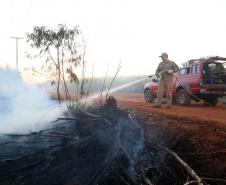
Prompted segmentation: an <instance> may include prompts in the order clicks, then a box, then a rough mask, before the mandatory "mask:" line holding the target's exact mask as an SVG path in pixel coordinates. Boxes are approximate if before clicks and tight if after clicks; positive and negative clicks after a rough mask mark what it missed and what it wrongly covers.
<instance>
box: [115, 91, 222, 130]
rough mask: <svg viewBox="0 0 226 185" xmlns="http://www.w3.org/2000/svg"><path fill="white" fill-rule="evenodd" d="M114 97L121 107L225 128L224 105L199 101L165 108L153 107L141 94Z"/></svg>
mask: <svg viewBox="0 0 226 185" xmlns="http://www.w3.org/2000/svg"><path fill="white" fill-rule="evenodd" d="M115 97H116V98H117V100H118V104H119V105H120V106H121V107H126V108H133V109H135V110H139V111H142V112H146V113H157V114H159V115H165V116H167V117H170V118H174V119H186V120H187V119H188V120H194V121H199V122H204V123H215V124H217V125H220V126H222V127H224V128H225V129H226V107H225V106H220V105H219V106H216V107H208V106H206V105H203V104H201V103H199V104H196V103H194V104H192V105H190V106H187V107H183V106H177V105H172V107H171V109H166V108H165V107H164V105H163V107H162V108H161V109H158V108H153V107H152V106H153V104H150V103H146V102H145V101H144V96H143V94H117V95H115Z"/></svg>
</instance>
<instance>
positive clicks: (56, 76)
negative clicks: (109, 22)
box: [26, 24, 85, 102]
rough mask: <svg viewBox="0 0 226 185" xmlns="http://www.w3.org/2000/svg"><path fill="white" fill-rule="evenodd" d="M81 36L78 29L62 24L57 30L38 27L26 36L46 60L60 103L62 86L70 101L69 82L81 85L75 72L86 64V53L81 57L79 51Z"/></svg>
mask: <svg viewBox="0 0 226 185" xmlns="http://www.w3.org/2000/svg"><path fill="white" fill-rule="evenodd" d="M80 34H81V32H80V31H79V29H78V27H73V28H72V29H69V28H68V27H67V26H66V25H62V24H60V25H58V27H57V29H56V30H53V29H49V28H47V27H45V26H41V27H38V26H36V27H34V29H33V32H32V33H27V34H26V38H27V42H28V43H30V46H31V47H32V48H35V49H37V50H38V51H39V54H38V56H39V57H44V58H45V61H46V63H45V69H46V70H47V71H48V72H49V74H50V77H51V85H56V92H57V98H58V100H59V102H60V101H61V96H60V87H61V86H62V87H63V90H64V93H65V98H66V100H70V92H69V90H68V86H67V81H69V82H71V83H76V84H79V78H78V76H77V74H76V73H75V72H74V71H75V69H76V68H77V67H78V66H79V65H80V63H81V62H82V64H83V63H84V53H83V55H81V54H79V51H78V50H79V45H78V38H79V36H80ZM84 51H85V50H84ZM43 68H44V67H43Z"/></svg>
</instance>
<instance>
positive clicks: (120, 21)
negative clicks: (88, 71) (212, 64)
mask: <svg viewBox="0 0 226 185" xmlns="http://www.w3.org/2000/svg"><path fill="white" fill-rule="evenodd" d="M225 10H226V1H225V0H1V1H0V22H1V29H0V63H1V65H5V64H6V63H8V64H9V65H10V66H12V67H14V64H15V41H14V40H13V39H10V36H24V33H26V32H30V31H32V28H33V27H34V26H36V25H38V26H41V25H46V26H48V27H56V26H57V25H58V24H62V23H63V24H68V25H69V26H73V25H79V27H80V29H81V30H82V32H83V35H84V37H85V40H86V41H87V60H88V62H89V63H90V66H92V65H93V64H94V65H95V74H96V75H98V76H100V75H104V73H105V71H106V68H107V65H108V64H109V65H110V69H115V68H116V67H117V64H118V63H119V61H122V70H121V75H131V74H135V75H140V74H144V73H145V74H152V73H153V72H154V71H155V69H156V67H157V64H158V62H159V61H160V59H159V58H158V56H159V55H160V53H161V52H168V54H169V57H170V59H171V60H174V61H175V62H176V63H178V64H180V63H182V62H184V61H186V60H188V59H191V58H196V57H203V56H209V55H222V56H226V21H225V18H226V11H225ZM19 49H20V51H19V60H20V67H21V69H23V68H25V67H31V66H32V65H34V64H33V63H34V62H33V63H32V62H31V61H28V60H27V59H26V58H25V54H24V53H25V51H26V50H27V46H26V44H25V43H24V41H21V42H20V48H19ZM36 62H37V61H36ZM111 71H112V72H114V70H111Z"/></svg>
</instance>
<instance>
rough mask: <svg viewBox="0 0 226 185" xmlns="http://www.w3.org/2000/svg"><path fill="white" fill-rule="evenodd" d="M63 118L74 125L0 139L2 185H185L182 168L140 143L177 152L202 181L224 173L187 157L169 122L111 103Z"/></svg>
mask: <svg viewBox="0 0 226 185" xmlns="http://www.w3.org/2000/svg"><path fill="white" fill-rule="evenodd" d="M88 112H89V113H92V115H91V114H88ZM93 114H95V115H101V117H98V116H93ZM66 116H67V117H71V118H73V119H75V120H68V119H67V120H63V119H61V120H59V121H57V122H56V123H55V126H54V127H53V128H51V129H47V130H44V131H42V132H39V133H31V134H28V135H2V136H1V139H0V145H1V150H0V184H1V185H15V184H16V185H95V184H99V185H124V184H127V185H128V184H131V185H138V184H147V181H148V179H149V180H151V182H152V183H153V184H156V185H168V184H169V185H171V184H184V183H185V182H186V181H187V179H188V178H190V177H189V176H188V174H187V172H186V171H185V170H184V169H183V167H181V166H180V165H179V164H178V162H177V161H176V160H175V159H174V158H172V157H171V156H170V155H169V154H167V153H165V152H164V151H161V150H159V149H156V147H154V146H152V145H150V144H149V143H148V142H146V141H145V139H148V140H151V141H153V142H155V143H159V144H162V145H164V146H167V147H169V148H170V149H172V150H174V151H176V152H178V153H179V154H181V156H182V158H183V159H184V160H185V161H186V162H187V163H189V164H190V165H191V167H193V168H194V169H195V170H196V171H197V173H198V174H200V175H201V176H208V177H215V178H216V177H218V178H224V177H225V171H226V170H225V168H222V169H221V168H219V171H218V172H219V173H218V174H217V164H216V166H214V168H215V169H212V170H211V169H210V168H209V167H208V165H206V166H205V165H204V166H202V165H203V164H205V163H204V161H203V160H202V161H200V158H199V157H193V155H186V154H189V153H190V154H191V153H192V154H197V153H198V152H199V150H198V148H197V146H196V145H194V142H192V141H191V140H190V138H189V137H187V135H184V134H183V130H180V128H179V127H178V128H175V129H174V127H165V126H164V124H165V123H169V122H170V120H169V119H166V118H160V117H158V116H150V115H146V114H142V113H141V114H139V113H136V112H131V111H129V112H128V111H126V110H121V109H118V108H117V101H115V99H114V98H112V99H110V100H109V101H108V102H107V104H105V105H104V106H103V107H99V108H94V107H89V108H87V109H86V112H83V111H81V110H78V109H74V108H71V109H70V114H69V113H68V115H66ZM143 128H144V129H143ZM190 134H192V133H190ZM219 144H222V143H219ZM224 146H225V144H224ZM222 155H224V154H222ZM207 159H208V157H207V158H206V160H207ZM211 159H212V158H211ZM223 159H224V158H222V160H223ZM219 160H220V158H219ZM221 162H223V161H221ZM210 163H211V164H215V163H212V162H211V161H210ZM206 167H208V171H207V172H208V174H206V173H207V172H206V173H204V172H205V170H204V169H205V168H206ZM222 170H224V171H222ZM208 183H209V184H220V183H219V182H218V181H217V182H212V181H211V182H208ZM221 184H222V183H221Z"/></svg>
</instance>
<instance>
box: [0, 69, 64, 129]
mask: <svg viewBox="0 0 226 185" xmlns="http://www.w3.org/2000/svg"><path fill="white" fill-rule="evenodd" d="M62 113H63V108H62V107H61V106H60V105H59V104H58V103H57V102H56V101H53V100H51V99H50V98H49V97H48V95H47V94H46V92H45V91H44V90H43V89H42V88H41V87H39V86H38V85H28V84H26V83H25V82H24V81H23V80H22V78H21V77H20V75H19V74H18V73H17V72H16V71H12V70H8V69H7V70H6V69H0V132H1V133H28V132H34V131H39V130H42V129H44V128H46V127H48V126H50V122H51V121H54V120H55V119H56V118H57V117H59V116H60V115H61V114H62Z"/></svg>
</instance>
